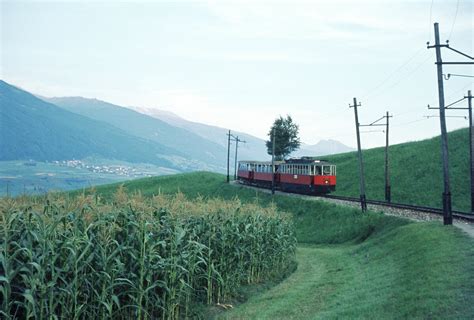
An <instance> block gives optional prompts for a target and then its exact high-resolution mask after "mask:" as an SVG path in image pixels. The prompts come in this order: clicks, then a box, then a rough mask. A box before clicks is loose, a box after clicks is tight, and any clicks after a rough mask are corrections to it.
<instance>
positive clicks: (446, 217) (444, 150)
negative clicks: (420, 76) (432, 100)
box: [427, 22, 474, 225]
mask: <svg viewBox="0 0 474 320" xmlns="http://www.w3.org/2000/svg"><path fill="white" fill-rule="evenodd" d="M434 35H435V45H434V46H430V45H429V44H430V43H429V42H428V43H427V45H428V49H431V48H435V51H436V67H437V73H438V98H439V119H440V120H439V122H440V126H441V155H442V158H443V178H444V192H443V222H444V224H445V225H451V224H453V215H452V208H451V189H450V184H449V155H448V136H447V130H446V115H445V109H446V108H445V104H444V86H443V64H454V65H461V64H474V62H465V61H463V62H459V61H456V62H443V61H442V59H441V48H442V47H443V48H447V49H449V50H451V51H454V52H456V53H458V54H460V55H462V56H464V57H467V58H469V59H471V60H474V57H471V56H470V55H467V54H465V53H463V52H461V51H459V50H456V49H454V48H452V47H450V46H449V42H448V41H446V44H440V42H439V25H438V23H437V22H436V23H435V24H434Z"/></svg>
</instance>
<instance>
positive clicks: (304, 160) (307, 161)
mask: <svg viewBox="0 0 474 320" xmlns="http://www.w3.org/2000/svg"><path fill="white" fill-rule="evenodd" d="M239 163H252V164H256V165H272V162H271V161H255V160H241V161H239ZM281 164H308V165H309V164H325V165H330V164H331V163H330V162H329V161H328V160H323V159H318V158H316V157H301V158H290V159H287V160H284V161H275V165H281Z"/></svg>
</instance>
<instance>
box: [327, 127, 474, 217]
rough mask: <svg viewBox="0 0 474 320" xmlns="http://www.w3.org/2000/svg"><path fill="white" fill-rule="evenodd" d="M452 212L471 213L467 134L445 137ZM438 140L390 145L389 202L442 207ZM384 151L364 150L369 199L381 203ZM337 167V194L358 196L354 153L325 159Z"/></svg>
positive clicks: (355, 154) (357, 173)
mask: <svg viewBox="0 0 474 320" xmlns="http://www.w3.org/2000/svg"><path fill="white" fill-rule="evenodd" d="M448 141H449V142H448V145H449V160H450V164H449V166H450V177H451V194H452V201H453V209H457V210H462V211H469V210H470V178H469V177H470V173H469V168H470V165H469V131H468V129H467V128H466V129H460V130H456V131H452V132H450V133H449V134H448ZM440 143H441V142H440V138H439V136H438V137H435V138H432V139H428V140H423V141H417V142H408V143H403V144H398V145H393V146H390V148H389V157H390V166H389V168H390V177H391V178H390V180H391V188H392V201H393V202H402V203H411V204H419V205H427V206H435V207H442V201H441V194H442V192H443V180H442V179H443V172H442V162H441V147H440ZM384 152H385V149H384V148H375V149H369V150H364V151H363V153H362V154H363V160H364V169H365V177H366V194H367V198H368V199H378V200H384V197H385V193H384V192H385V191H384V190H385V189H384V186H385V180H384V156H385V155H384ZM326 158H327V159H329V160H330V161H332V162H334V163H335V164H336V165H337V191H336V194H339V195H348V196H355V197H358V196H359V171H358V170H359V167H358V162H357V153H356V152H351V153H345V154H340V155H334V156H328V157H326Z"/></svg>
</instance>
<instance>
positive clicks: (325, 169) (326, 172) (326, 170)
mask: <svg viewBox="0 0 474 320" xmlns="http://www.w3.org/2000/svg"><path fill="white" fill-rule="evenodd" d="M323 175H325V176H329V175H331V166H323Z"/></svg>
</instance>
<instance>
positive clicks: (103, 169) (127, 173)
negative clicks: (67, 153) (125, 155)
mask: <svg viewBox="0 0 474 320" xmlns="http://www.w3.org/2000/svg"><path fill="white" fill-rule="evenodd" d="M52 163H54V164H56V165H59V166H61V167H70V168H79V169H86V170H89V171H91V172H93V173H108V174H114V175H119V176H124V177H151V176H153V173H152V172H143V171H141V170H138V169H137V168H134V167H128V166H125V165H92V164H87V163H85V162H83V161H81V160H62V161H53V162H52Z"/></svg>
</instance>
